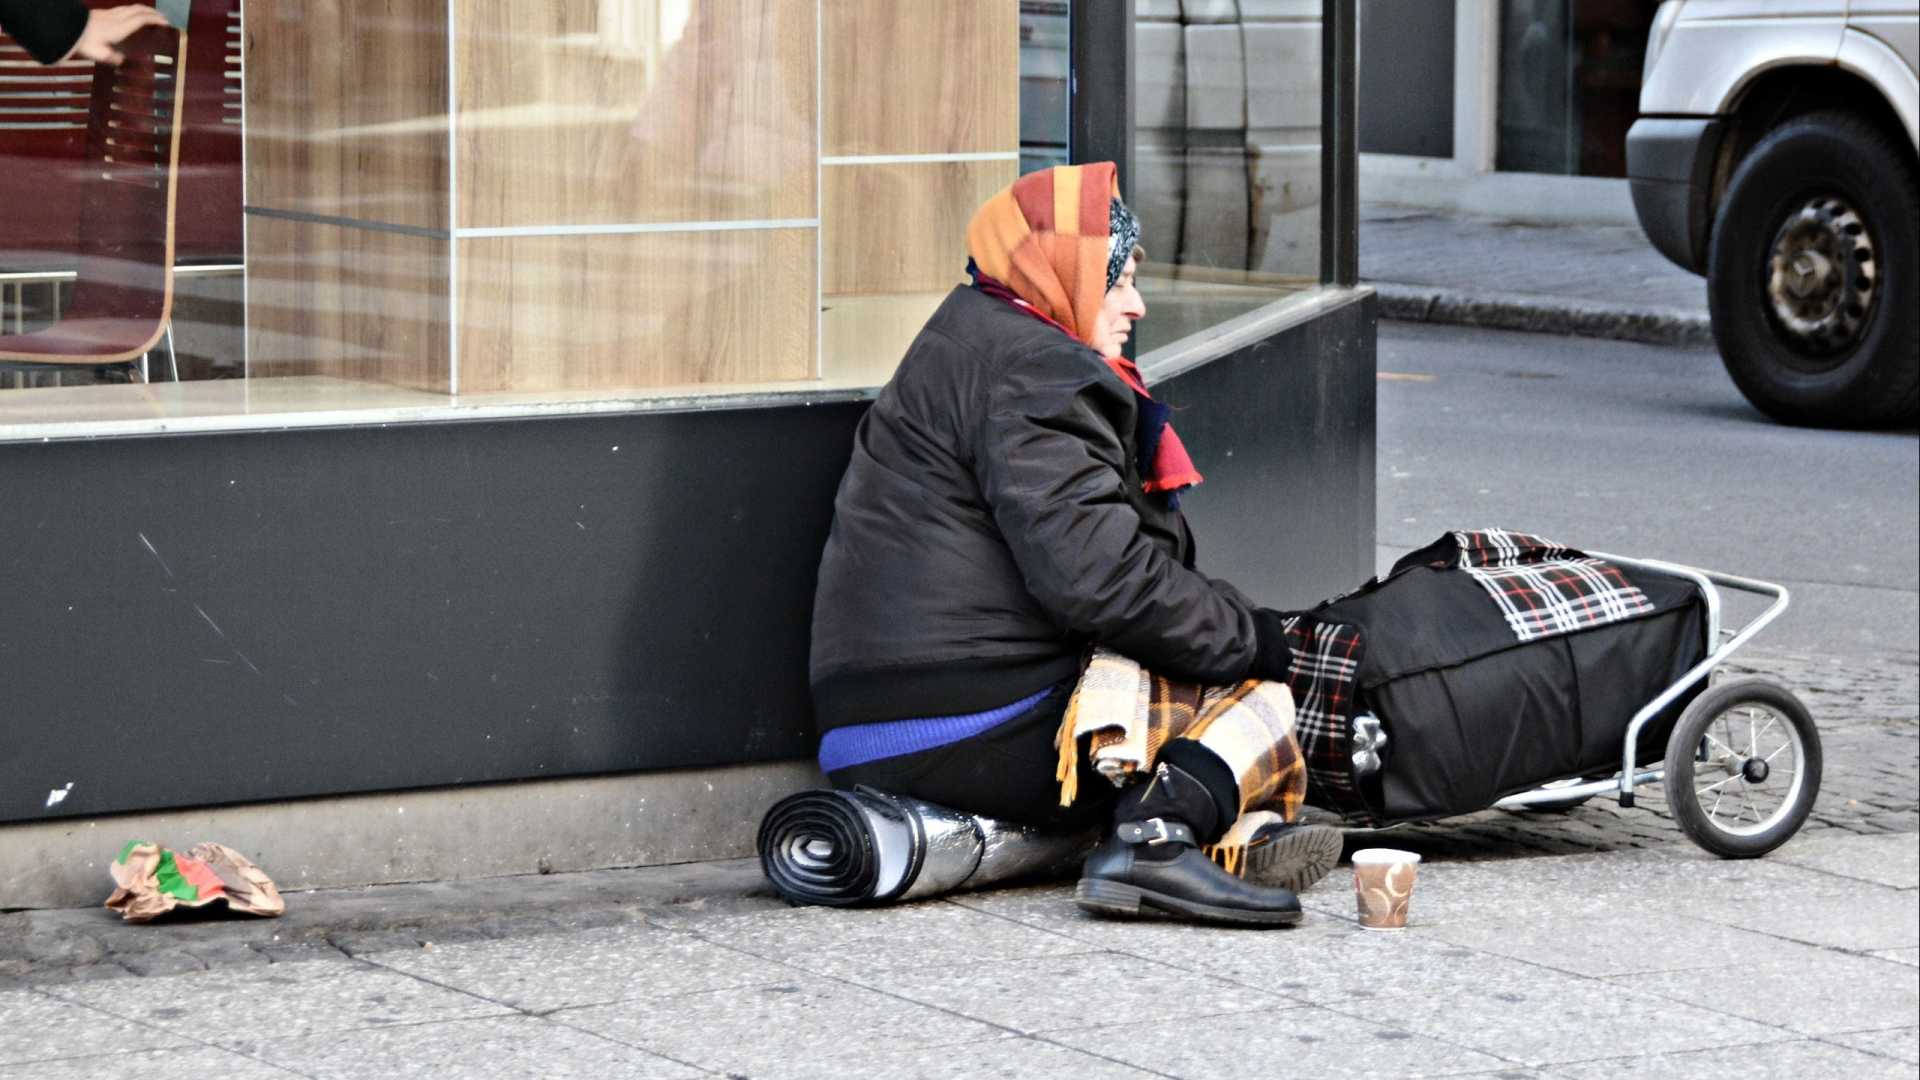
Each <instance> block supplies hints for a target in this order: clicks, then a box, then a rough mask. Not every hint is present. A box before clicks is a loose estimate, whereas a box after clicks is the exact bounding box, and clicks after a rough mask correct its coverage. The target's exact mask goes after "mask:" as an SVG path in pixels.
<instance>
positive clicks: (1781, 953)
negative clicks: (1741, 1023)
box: [1616, 942, 1920, 1049]
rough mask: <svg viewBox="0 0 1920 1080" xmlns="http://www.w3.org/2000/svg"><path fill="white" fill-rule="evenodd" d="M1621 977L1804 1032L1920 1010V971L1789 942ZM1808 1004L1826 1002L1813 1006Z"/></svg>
mask: <svg viewBox="0 0 1920 1080" xmlns="http://www.w3.org/2000/svg"><path fill="white" fill-rule="evenodd" d="M1616 981H1617V982H1619V983H1620V984H1621V985H1624V986H1629V987H1632V988H1633V989H1635V990H1638V991H1642V992H1645V993H1653V994H1659V995H1661V996H1662V997H1665V998H1667V999H1669V1000H1671V1001H1674V1002H1692V1003H1695V1004H1698V1005H1701V1006H1704V1007H1707V1008H1711V1009H1713V1010H1715V1011H1717V1012H1721V1013H1727V1014H1730V1015H1732V1016H1741V1017H1746V1018H1747V1019H1749V1020H1755V1021H1758V1022H1760V1023H1763V1024H1770V1025H1774V1026H1775V1027H1777V1028H1785V1029H1787V1030H1790V1031H1795V1032H1799V1033H1800V1034H1802V1035H1822V1034H1826V1033H1829V1032H1836V1031H1859V1030H1862V1029H1867V1028H1880V1027H1897V1026H1901V1025H1904V1024H1908V1023H1911V1022H1912V1020H1913V1018H1914V1016H1915V1015H1916V1013H1917V1012H1920V969H1916V968H1908V967H1903V966H1900V965H1895V964H1889V963H1887V962H1886V961H1884V960H1879V959H1875V958H1873V957H1870V956H1850V955H1848V954H1846V953H1840V952H1834V951H1831V950H1825V949H1816V948H1813V947H1811V946H1806V945H1796V944H1793V943H1791V942H1782V943H1781V946H1780V948H1778V949H1776V950H1774V951H1773V952H1771V953H1769V954H1767V955H1766V956H1763V957H1756V958H1732V959H1730V960H1729V962H1728V963H1727V964H1726V965H1724V966H1722V967H1721V968H1718V969H1706V970H1700V971H1666V972H1657V973H1654V974H1650V975H1627V976H1621V977H1619V978H1618V979H1617V980H1616ZM1811 1002H1821V1003H1823V1004H1822V1006H1821V1007H1818V1008H1813V1007H1809V1003H1811ZM1649 1049H1651V1048H1649Z"/></svg>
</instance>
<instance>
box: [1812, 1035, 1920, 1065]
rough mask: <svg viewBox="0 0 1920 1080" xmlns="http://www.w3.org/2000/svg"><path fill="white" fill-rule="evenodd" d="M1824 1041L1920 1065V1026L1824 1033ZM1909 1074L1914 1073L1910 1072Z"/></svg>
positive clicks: (1821, 1038) (1822, 1038) (1822, 1039)
mask: <svg viewBox="0 0 1920 1080" xmlns="http://www.w3.org/2000/svg"><path fill="white" fill-rule="evenodd" d="M1820 1041H1822V1042H1830V1043H1838V1044H1840V1045H1841V1046H1850V1047H1852V1048H1854V1049H1855V1050H1865V1051H1867V1052H1868V1053H1870V1054H1879V1055H1881V1056H1883V1057H1890V1058H1894V1059H1896V1060H1898V1061H1904V1062H1906V1063H1907V1064H1909V1065H1920V1027H1903V1028H1887V1029H1884V1030H1881V1031H1849V1032H1843V1033H1841V1034H1838V1035H1823V1036H1821V1037H1820ZM1907 1075H1908V1076H1912V1075H1913V1074H1912V1073H1911V1072H1909V1073H1908V1074H1907Z"/></svg>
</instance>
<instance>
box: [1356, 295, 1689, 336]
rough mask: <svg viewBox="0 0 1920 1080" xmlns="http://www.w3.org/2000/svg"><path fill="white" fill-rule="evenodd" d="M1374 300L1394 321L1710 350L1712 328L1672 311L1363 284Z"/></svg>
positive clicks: (1590, 301)
mask: <svg viewBox="0 0 1920 1080" xmlns="http://www.w3.org/2000/svg"><path fill="white" fill-rule="evenodd" d="M1364 284H1368V285H1371V286H1373V290H1374V292H1375V293H1376V294H1377V295H1378V296H1379V298H1380V317H1381V318H1383V319H1390V320H1393V321H1395V322H1423V323H1439V324H1442V325H1448V326H1482V327H1486V328H1488V329H1492V330H1524V331H1528V332H1531V333H1535V334H1573V335H1577V336H1580V337H1594V338H1608V339H1611V340H1614V341H1639V342H1645V343H1647V344H1650V345H1674V346H1681V347H1686V348H1701V347H1705V348H1712V347H1713V324H1712V322H1711V321H1710V320H1709V319H1708V318H1707V316H1705V315H1701V314H1696V313H1694V312H1688V311H1682V310H1680V309H1678V308H1643V307H1633V306H1630V305H1626V304H1609V303H1604V302H1602V301H1597V300H1566V299H1562V298H1559V297H1546V296H1534V295H1530V294H1527V293H1497V292H1474V293H1469V292H1461V291H1459V290H1457V289H1442V288H1436V287H1434V286H1431V285H1401V284H1397V283H1394V282H1387V281H1373V282H1365V283H1364Z"/></svg>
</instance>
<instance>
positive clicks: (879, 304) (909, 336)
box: [820, 289, 949, 386]
mask: <svg viewBox="0 0 1920 1080" xmlns="http://www.w3.org/2000/svg"><path fill="white" fill-rule="evenodd" d="M948 292H949V290H947V289H942V290H940V291H939V292H925V293H895V294H892V295H888V296H836V297H834V298H832V299H830V300H827V301H826V302H825V303H823V304H821V305H820V308H821V310H820V355H821V361H822V363H821V371H820V374H821V376H822V377H824V378H825V379H826V380H827V381H828V382H834V383H849V384H854V385H861V386H879V385H880V384H881V383H884V382H886V381H887V380H888V379H890V378H892V377H893V371H894V369H895V368H897V367H899V366H900V360H901V358H902V357H904V356H906V355H907V346H909V345H912V344H913V339H914V338H916V337H918V336H920V331H921V329H922V328H923V327H925V326H926V325H927V320H928V319H930V318H932V317H933V313H934V312H935V311H936V310H938V309H939V307H940V305H941V303H943V302H944V301H945V300H946V298H947V294H948Z"/></svg>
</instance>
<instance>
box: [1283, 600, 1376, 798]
mask: <svg viewBox="0 0 1920 1080" xmlns="http://www.w3.org/2000/svg"><path fill="white" fill-rule="evenodd" d="M1284 625H1285V626H1286V628H1287V645H1288V646H1289V647H1290V648H1292V649H1293V657H1294V663H1293V670H1292V671H1291V672H1289V673H1288V675H1287V686H1288V688H1289V689H1291V690H1292V691H1293V700H1294V703H1295V704H1294V709H1295V716H1296V717H1297V722H1296V724H1295V726H1294V733H1295V735H1296V736H1297V737H1298V738H1299V740H1300V751H1301V753H1302V754H1303V755H1304V756H1305V757H1306V766H1307V782H1308V783H1309V784H1310V785H1312V788H1313V792H1314V799H1315V802H1314V805H1316V806H1320V805H1325V806H1326V807H1327V808H1328V809H1333V810H1341V811H1350V810H1354V809H1362V808H1364V805H1365V804H1364V803H1363V802H1362V800H1361V799H1360V795H1359V792H1358V791H1356V790H1354V784H1353V761H1352V757H1351V754H1352V749H1351V742H1352V724H1353V709H1354V680H1355V679H1356V678H1357V677H1358V675H1359V673H1360V656H1361V653H1362V643H1361V637H1360V631H1359V629H1358V628H1357V627H1353V626H1348V625H1347V624H1345V623H1332V622H1321V621H1320V620H1319V619H1316V618H1314V617H1313V616H1312V615H1307V614H1300V615H1290V616H1288V617H1287V618H1286V620H1285V623H1284Z"/></svg>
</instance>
